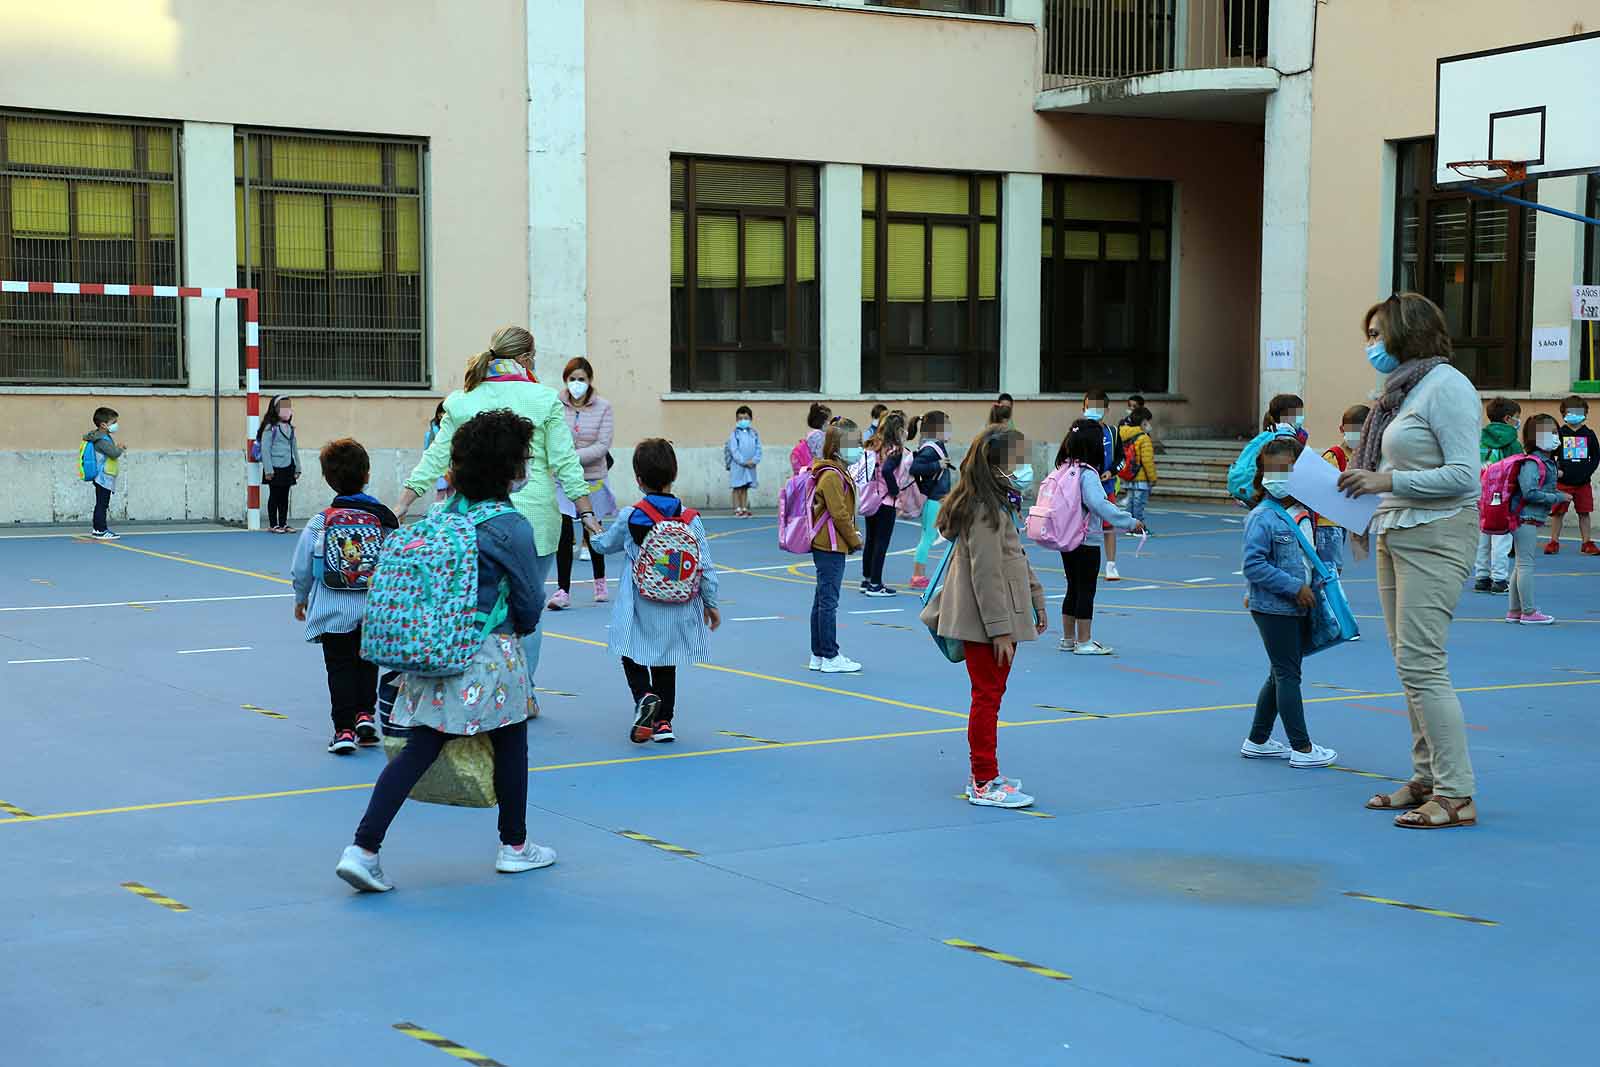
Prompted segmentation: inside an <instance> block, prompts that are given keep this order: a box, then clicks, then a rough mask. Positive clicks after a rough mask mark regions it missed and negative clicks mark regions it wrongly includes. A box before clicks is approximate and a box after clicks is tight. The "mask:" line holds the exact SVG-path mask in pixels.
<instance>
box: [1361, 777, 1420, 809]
mask: <svg viewBox="0 0 1600 1067" xmlns="http://www.w3.org/2000/svg"><path fill="white" fill-rule="evenodd" d="M1432 795H1433V788H1432V787H1431V786H1424V785H1420V784H1418V783H1416V782H1407V783H1406V784H1405V785H1403V786H1401V787H1400V788H1399V789H1396V790H1395V791H1394V792H1393V793H1374V794H1373V795H1372V799H1371V800H1369V801H1367V807H1369V808H1371V809H1372V810H1373V811H1404V810H1409V809H1411V808H1418V807H1421V806H1422V805H1423V804H1426V803H1427V802H1428V798H1429V797H1431V796H1432Z"/></svg>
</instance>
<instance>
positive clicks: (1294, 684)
mask: <svg viewBox="0 0 1600 1067" xmlns="http://www.w3.org/2000/svg"><path fill="white" fill-rule="evenodd" d="M1302 447H1303V446H1302V445H1301V444H1300V442H1299V441H1297V440H1295V439H1294V437H1292V436H1290V435H1287V434H1285V435H1281V436H1278V437H1275V438H1273V439H1272V440H1270V441H1268V442H1267V443H1266V444H1264V445H1262V446H1261V451H1260V452H1259V453H1258V454H1257V456H1256V492H1255V503H1254V505H1253V506H1252V508H1251V511H1250V517H1249V518H1248V519H1246V520H1245V527H1244V557H1243V558H1244V562H1243V563H1242V564H1241V567H1242V569H1243V571H1244V578H1245V581H1246V583H1248V585H1249V592H1248V595H1247V596H1246V600H1245V603H1246V605H1247V606H1248V607H1249V609H1250V618H1251V619H1252V620H1253V621H1254V622H1255V624H1256V630H1257V631H1258V632H1259V633H1260V634H1261V644H1262V647H1263V648H1265V649H1266V652H1267V659H1268V661H1269V662H1270V663H1271V664H1272V670H1271V673H1269V674H1268V675H1267V680H1266V682H1265V683H1264V684H1263V685H1262V686H1261V692H1260V693H1259V694H1258V695H1257V697H1256V714H1255V719H1254V721H1253V722H1252V723H1251V724H1250V734H1249V736H1247V737H1246V738H1245V740H1244V743H1243V744H1242V745H1240V746H1239V755H1241V756H1243V757H1244V758H1245V759H1287V760H1288V761H1289V766H1291V767H1295V768H1312V767H1326V766H1328V765H1329V764H1331V763H1332V762H1333V761H1334V760H1336V759H1338V758H1339V754H1338V753H1337V752H1335V751H1334V750H1333V749H1331V748H1324V747H1322V746H1321V745H1318V744H1314V743H1313V742H1312V740H1311V735H1310V733H1309V732H1308V731H1307V729H1306V713H1305V704H1304V702H1303V700H1302V698H1301V695H1300V663H1301V660H1302V659H1304V656H1305V651H1304V649H1305V644H1306V641H1307V639H1308V638H1309V636H1310V614H1309V612H1310V609H1311V607H1312V606H1313V605H1314V604H1315V603H1316V596H1315V594H1314V593H1313V592H1312V590H1311V575H1312V569H1311V563H1310V561H1309V560H1307V559H1306V555H1305V551H1304V550H1303V549H1302V548H1301V547H1300V539H1299V538H1298V537H1296V536H1295V527H1296V526H1298V527H1299V528H1300V531H1301V533H1303V534H1305V535H1306V540H1308V541H1309V540H1311V539H1312V536H1313V526H1312V519H1311V512H1310V511H1309V510H1308V509H1307V508H1306V507H1305V506H1304V505H1303V504H1301V503H1300V502H1299V501H1298V500H1296V499H1294V497H1292V496H1290V495H1289V472H1290V471H1292V470H1293V469H1294V461H1295V460H1296V459H1297V458H1298V457H1299V455H1300V451H1301V449H1302ZM1280 719H1281V720H1282V721H1283V730H1284V733H1285V734H1287V735H1288V738H1289V743H1288V744H1287V745H1285V744H1284V743H1283V742H1282V741H1279V740H1277V739H1276V738H1274V737H1273V736H1272V728H1273V725H1274V723H1276V722H1277V721H1278V720H1280Z"/></svg>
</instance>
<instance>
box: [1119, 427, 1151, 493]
mask: <svg viewBox="0 0 1600 1067" xmlns="http://www.w3.org/2000/svg"><path fill="white" fill-rule="evenodd" d="M1141 434H1142V435H1143V436H1139V435H1141ZM1135 437H1139V443H1138V444H1136V445H1135V446H1134V448H1135V449H1136V450H1137V451H1136V453H1135V454H1136V455H1137V456H1138V457H1139V472H1138V474H1137V476H1135V478H1134V479H1133V480H1134V481H1136V482H1149V483H1150V484H1151V485H1154V484H1155V482H1156V446H1155V442H1154V441H1152V440H1151V439H1150V435H1149V434H1147V433H1145V432H1144V431H1143V430H1141V429H1140V428H1139V427H1137V426H1118V427H1117V443H1118V445H1119V446H1120V447H1118V449H1117V453H1118V454H1117V466H1118V467H1121V466H1122V452H1123V449H1124V448H1126V446H1127V444H1128V442H1129V441H1131V440H1133V439H1134V438H1135Z"/></svg>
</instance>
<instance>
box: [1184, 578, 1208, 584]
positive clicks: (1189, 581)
mask: <svg viewBox="0 0 1600 1067" xmlns="http://www.w3.org/2000/svg"><path fill="white" fill-rule="evenodd" d="M1214 581H1216V579H1215V578H1185V579H1184V580H1183V584H1184V585H1197V584H1199V583H1200V582H1214Z"/></svg>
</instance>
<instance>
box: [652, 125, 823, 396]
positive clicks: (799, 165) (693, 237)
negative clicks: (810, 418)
mask: <svg viewBox="0 0 1600 1067" xmlns="http://www.w3.org/2000/svg"><path fill="white" fill-rule="evenodd" d="M676 163H681V164H683V196H682V197H681V198H679V197H675V196H673V195H672V192H671V181H670V177H669V183H668V187H669V192H668V205H669V206H668V210H667V225H668V227H669V233H670V227H671V225H672V215H673V213H674V212H678V211H681V212H683V286H682V300H683V305H682V307H681V309H679V312H678V315H679V319H680V325H681V330H680V331H674V333H673V335H672V336H671V338H670V350H671V388H672V391H673V392H675V393H741V392H770V393H815V392H817V391H819V390H820V389H821V387H822V380H821V379H822V165H821V164H820V163H813V162H808V161H805V160H789V159H753V158H748V157H737V156H734V157H730V156H709V155H695V154H690V153H673V154H672V157H671V160H670V162H669V175H670V171H671V164H676ZM702 163H715V164H721V165H739V164H748V165H752V166H761V167H772V166H781V167H783V168H784V203H783V206H781V207H778V206H774V205H771V204H706V205H702V204H700V203H698V201H697V197H696V171H697V168H698V165H699V164H702ZM805 170H809V171H810V172H811V178H812V188H813V190H814V192H815V204H814V206H811V207H805V206H802V205H801V204H800V202H799V195H798V192H799V183H798V179H799V177H800V175H801V174H802V173H803V172H804V171H805ZM702 212H703V213H704V214H705V215H707V216H708V217H722V218H727V217H732V218H734V219H735V220H736V230H735V243H736V246H737V254H738V265H737V274H736V279H735V282H734V291H735V293H736V296H735V300H736V302H737V318H736V324H735V327H734V340H733V341H731V342H727V341H702V340H700V337H699V329H698V323H697V321H696V320H697V318H698V313H699V303H700V301H699V299H698V297H697V295H696V294H697V290H698V289H699V286H698V284H697V282H698V279H699V240H698V233H699V218H700V216H701V214H702ZM802 218H809V219H811V220H812V230H813V232H814V234H815V235H816V245H817V247H816V249H815V253H814V259H813V262H814V269H813V277H812V279H811V284H812V285H813V286H814V287H815V292H816V313H815V314H814V315H812V316H811V318H810V323H809V325H810V327H811V330H810V336H809V337H804V338H802V337H797V336H796V328H797V326H798V325H799V324H800V322H801V317H800V315H799V314H798V312H799V306H800V301H799V292H800V286H801V284H802V282H801V281H800V271H799V251H800V241H799V220H800V219H802ZM750 219H778V220H781V221H782V222H783V235H784V236H783V274H784V278H783V284H784V327H783V334H784V340H783V341H780V342H774V341H753V340H747V339H746V329H747V327H748V326H749V321H748V320H749V316H748V314H747V310H748V302H749V298H748V294H747V288H748V287H747V285H746V281H745V224H746V221H747V220H750ZM667 286H668V300H669V306H670V302H671V301H672V300H674V299H676V297H675V296H674V294H673V292H672V290H673V289H674V288H675V287H674V286H673V285H672V279H671V267H670V264H669V267H668V279H667ZM680 334H681V339H680ZM752 354H766V355H768V356H769V357H771V358H772V359H773V360H774V361H775V362H773V363H769V365H768V374H767V375H766V377H765V379H764V380H754V379H749V380H745V381H739V382H735V383H734V384H731V385H728V386H725V387H720V388H719V387H716V386H711V385H702V384H696V382H697V373H696V372H697V371H698V370H699V369H700V364H701V360H702V358H703V357H713V356H714V357H715V358H716V359H717V360H718V361H720V360H722V359H723V358H725V357H727V356H729V355H738V356H746V355H752Z"/></svg>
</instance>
